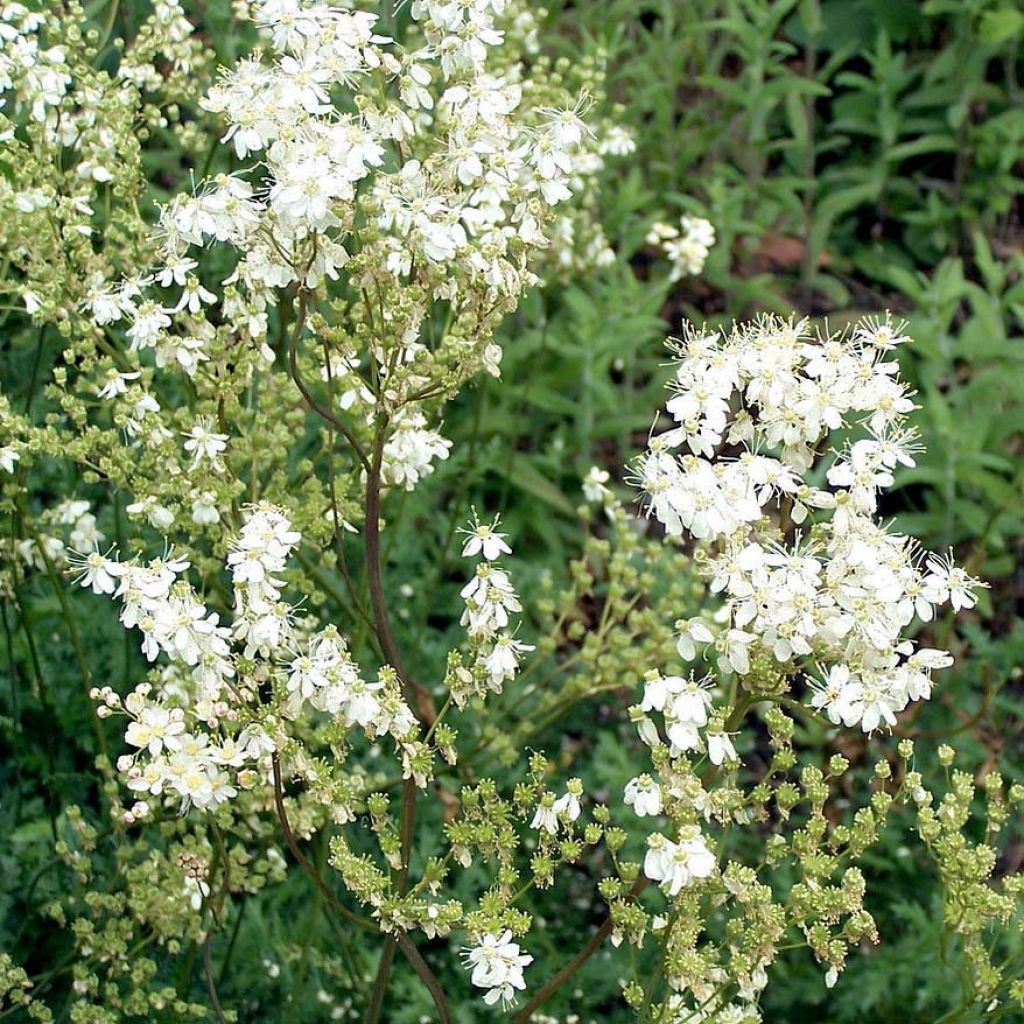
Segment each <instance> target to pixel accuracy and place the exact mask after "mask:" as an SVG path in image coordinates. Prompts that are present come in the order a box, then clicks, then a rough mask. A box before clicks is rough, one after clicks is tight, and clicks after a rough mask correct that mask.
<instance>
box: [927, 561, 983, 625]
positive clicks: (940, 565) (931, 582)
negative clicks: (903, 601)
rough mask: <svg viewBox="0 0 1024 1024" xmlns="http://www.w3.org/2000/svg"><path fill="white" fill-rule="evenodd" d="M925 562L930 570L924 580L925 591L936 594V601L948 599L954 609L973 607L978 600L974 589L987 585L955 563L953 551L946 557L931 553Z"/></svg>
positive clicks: (941, 601) (940, 601) (957, 610)
mask: <svg viewBox="0 0 1024 1024" xmlns="http://www.w3.org/2000/svg"><path fill="white" fill-rule="evenodd" d="M925 564H926V568H927V569H928V572H929V575H928V576H926V577H925V580H924V589H925V593H926V594H928V595H934V598H933V600H934V601H935V603H944V602H946V601H948V602H949V603H950V604H951V605H952V606H953V611H956V612H959V611H962V610H963V609H964V608H973V607H974V606H975V604H976V603H977V601H978V598H977V595H976V594H975V593H974V591H975V590H978V589H980V588H981V587H984V586H987V584H985V583H982V582H981V581H980V580H976V579H974V578H973V577H971V576H968V574H967V573H966V572H965V571H964V570H963V569H961V568H960V567H959V566H956V565H954V564H953V555H952V552H951V553H950V554H949V555H947V556H946V557H945V558H942V557H940V556H939V555H931V556H930V557H929V558H928V559H927V562H926V563H925Z"/></svg>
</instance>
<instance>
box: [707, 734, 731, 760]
mask: <svg viewBox="0 0 1024 1024" xmlns="http://www.w3.org/2000/svg"><path fill="white" fill-rule="evenodd" d="M707 744H708V758H709V759H710V761H711V763H712V764H716V765H720V764H723V763H724V762H726V761H737V760H739V758H737V756H736V748H735V747H734V746H733V745H732V740H731V739H730V737H729V734H728V733H726V732H708V734H707Z"/></svg>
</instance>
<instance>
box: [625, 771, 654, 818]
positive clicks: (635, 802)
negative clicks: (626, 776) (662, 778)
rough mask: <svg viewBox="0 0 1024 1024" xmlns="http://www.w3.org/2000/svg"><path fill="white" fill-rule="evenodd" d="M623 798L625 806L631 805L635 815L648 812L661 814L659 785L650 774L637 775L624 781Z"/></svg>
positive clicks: (641, 816) (639, 815)
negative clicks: (624, 790)
mask: <svg viewBox="0 0 1024 1024" xmlns="http://www.w3.org/2000/svg"><path fill="white" fill-rule="evenodd" d="M624 799H625V802H626V806H627V807H632V808H633V810H634V812H635V813H636V815H637V817H640V818H643V817H646V816H647V815H649V814H661V787H660V786H659V785H658V784H657V783H656V782H655V781H654V779H652V778H651V777H650V775H638V776H637V777H636V778H635V779H630V781H629V782H627V783H626V792H625V795H624Z"/></svg>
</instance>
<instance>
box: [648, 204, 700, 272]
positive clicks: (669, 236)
mask: <svg viewBox="0 0 1024 1024" xmlns="http://www.w3.org/2000/svg"><path fill="white" fill-rule="evenodd" d="M647 244H648V245H649V246H651V247H652V248H654V249H657V250H658V251H659V252H660V253H662V254H663V255H664V256H665V258H666V259H667V260H668V261H669V262H670V263H671V264H672V271H671V274H670V280H672V281H678V280H679V279H680V278H682V277H694V276H696V275H697V274H699V273H700V272H701V271H702V270H703V269H704V264H705V263H706V262H707V258H708V253H709V252H710V251H711V247H712V246H713V245H714V244H715V229H714V227H713V226H712V224H711V222H710V221H707V220H704V218H703V217H691V216H689V215H684V216H683V217H682V218H680V221H679V226H678V227H676V226H675V225H673V224H666V223H664V222H663V221H657V222H655V223H654V224H652V225H651V230H650V231H649V232H648V233H647Z"/></svg>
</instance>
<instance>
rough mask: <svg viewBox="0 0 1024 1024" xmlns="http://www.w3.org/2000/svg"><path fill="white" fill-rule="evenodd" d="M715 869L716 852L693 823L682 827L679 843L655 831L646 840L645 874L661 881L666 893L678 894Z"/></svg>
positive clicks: (656, 880) (652, 879)
mask: <svg viewBox="0 0 1024 1024" xmlns="http://www.w3.org/2000/svg"><path fill="white" fill-rule="evenodd" d="M714 870H715V855H714V854H713V853H712V852H711V851H710V850H709V849H708V847H707V844H706V843H705V841H704V837H703V836H702V835H701V834H700V830H699V829H698V828H696V826H691V827H688V828H686V829H682V830H681V831H680V836H679V842H678V843H673V842H672V841H671V840H669V839H666V838H665V837H664V836H662V835H659V834H657V833H655V834H654V835H652V836H649V837H648V839H647V854H646V856H645V857H644V874H645V875H646V876H647V877H648V878H649V879H651V881H652V882H660V883H661V886H662V889H664V891H665V894H666V895H667V896H677V895H678V894H679V893H680V892H681V891H682V890H683V889H685V888H688V887H689V886H690V885H692V884H693V883H694V882H695V881H698V880H700V879H702V878H708V877H710V876H711V875H712V874H713V873H714Z"/></svg>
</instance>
